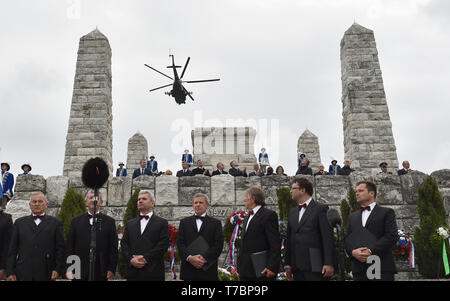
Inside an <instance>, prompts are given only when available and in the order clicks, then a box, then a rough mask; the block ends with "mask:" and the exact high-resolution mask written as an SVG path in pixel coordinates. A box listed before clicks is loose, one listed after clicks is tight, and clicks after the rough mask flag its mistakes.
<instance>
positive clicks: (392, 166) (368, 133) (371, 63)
mask: <svg viewBox="0 0 450 301" xmlns="http://www.w3.org/2000/svg"><path fill="white" fill-rule="evenodd" d="M341 73H342V106H343V112H342V116H343V125H344V151H345V158H348V159H350V160H351V165H352V168H357V169H361V170H365V171H368V172H370V173H372V174H376V173H378V172H379V171H380V168H379V164H380V163H382V162H386V163H388V169H389V171H391V172H393V173H394V172H395V171H396V169H397V168H398V159H397V151H396V147H395V142H394V136H393V134H392V123H391V120H390V117H389V110H388V105H387V102H386V94H385V91H384V85H383V78H382V75H381V69H380V63H379V61H378V51H377V47H376V43H375V37H374V33H373V31H372V30H370V29H367V28H364V27H362V26H361V25H359V24H357V23H354V24H353V25H352V26H351V27H350V28H349V29H348V30H347V31H346V32H345V34H344V37H343V38H342V41H341Z"/></svg>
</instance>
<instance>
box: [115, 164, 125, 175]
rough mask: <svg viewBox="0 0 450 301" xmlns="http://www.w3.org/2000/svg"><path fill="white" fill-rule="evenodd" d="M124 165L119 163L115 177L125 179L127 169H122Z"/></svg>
mask: <svg viewBox="0 0 450 301" xmlns="http://www.w3.org/2000/svg"><path fill="white" fill-rule="evenodd" d="M124 165H125V164H123V162H119V168H117V170H116V177H126V176H127V169H126V168H124V167H123V166H124Z"/></svg>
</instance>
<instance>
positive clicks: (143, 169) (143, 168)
mask: <svg viewBox="0 0 450 301" xmlns="http://www.w3.org/2000/svg"><path fill="white" fill-rule="evenodd" d="M139 165H140V167H139V168H136V169H135V170H134V172H133V179H134V178H137V177H139V176H142V175H148V176H151V175H153V173H152V171H151V170H150V168H147V162H146V161H145V160H141V162H140V163H139Z"/></svg>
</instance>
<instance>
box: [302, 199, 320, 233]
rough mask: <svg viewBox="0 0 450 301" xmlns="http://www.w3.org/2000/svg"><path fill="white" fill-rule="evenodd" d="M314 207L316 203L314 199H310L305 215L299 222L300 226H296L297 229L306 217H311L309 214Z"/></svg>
mask: <svg viewBox="0 0 450 301" xmlns="http://www.w3.org/2000/svg"><path fill="white" fill-rule="evenodd" d="M314 207H316V202H315V201H314V199H312V200H311V202H309V205H308V206H307V207H306V211H305V213H303V216H302V219H301V220H300V224H299V225H298V228H299V229H300V228H301V227H302V226H303V224H304V223H305V222H306V220H307V219H308V217H309V216H310V215H311V212H313V211H314ZM299 214H300V212H299Z"/></svg>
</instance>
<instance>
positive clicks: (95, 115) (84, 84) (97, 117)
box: [63, 29, 113, 178]
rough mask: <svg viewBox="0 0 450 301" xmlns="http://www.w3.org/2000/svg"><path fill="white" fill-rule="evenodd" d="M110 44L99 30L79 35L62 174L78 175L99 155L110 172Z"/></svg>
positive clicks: (75, 176)
mask: <svg viewBox="0 0 450 301" xmlns="http://www.w3.org/2000/svg"><path fill="white" fill-rule="evenodd" d="M111 77H112V74H111V47H110V45H109V42H108V39H107V38H106V37H105V36H104V35H103V34H102V33H101V32H100V31H99V30H98V29H95V30H94V31H92V32H91V33H89V34H87V35H85V36H83V37H82V38H81V39H80V44H79V49H78V59H77V65H76V71H75V81H74V88H73V96H72V105H71V109H70V118H69V129H68V131H67V139H66V152H65V157H64V168H63V175H64V176H68V177H71V178H77V177H80V176H81V170H82V168H83V165H84V163H85V162H86V161H87V160H89V159H90V158H94V157H100V158H102V159H103V160H105V162H106V163H107V164H108V166H109V167H110V168H109V170H110V173H111V174H112V166H113V165H112V97H111V90H112V86H111Z"/></svg>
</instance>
